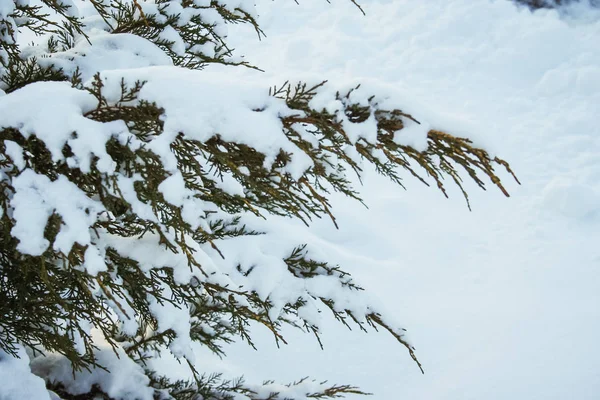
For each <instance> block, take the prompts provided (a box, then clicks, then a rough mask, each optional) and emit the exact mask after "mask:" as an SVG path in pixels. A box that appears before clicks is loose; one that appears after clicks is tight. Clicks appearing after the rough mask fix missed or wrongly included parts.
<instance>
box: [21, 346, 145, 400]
mask: <svg viewBox="0 0 600 400" xmlns="http://www.w3.org/2000/svg"><path fill="white" fill-rule="evenodd" d="M94 355H95V356H96V358H97V360H98V363H99V364H100V365H102V366H104V367H105V368H106V369H107V371H104V370H101V369H97V368H96V369H93V370H92V371H88V370H81V371H77V372H75V373H74V374H73V370H72V366H71V363H70V362H69V360H68V359H67V358H66V357H64V356H62V355H59V354H47V355H46V356H41V357H36V358H34V359H33V360H32V361H31V371H32V372H33V373H35V374H36V375H37V376H39V377H42V378H44V379H45V380H47V381H49V382H60V383H61V384H62V385H64V387H65V389H66V390H67V391H68V392H69V393H72V394H74V395H78V394H83V393H88V392H89V391H90V390H91V388H92V386H93V385H98V386H99V387H100V388H101V389H102V390H103V391H104V392H105V393H107V394H108V395H109V396H110V397H111V398H114V399H119V400H126V399H132V398H135V399H139V400H146V399H147V400H152V399H154V390H153V389H152V388H150V387H149V386H148V385H149V383H150V380H149V378H148V377H147V376H146V375H145V374H144V371H143V369H142V367H141V366H139V365H138V364H136V363H135V362H134V361H133V360H131V359H130V358H129V357H128V356H127V355H126V354H125V351H124V350H123V349H122V348H120V347H116V348H115V349H112V348H111V347H110V346H106V345H104V346H102V347H100V348H99V349H98V350H96V351H95V353H94ZM38 379H39V378H38ZM40 398H41V397H40Z"/></svg>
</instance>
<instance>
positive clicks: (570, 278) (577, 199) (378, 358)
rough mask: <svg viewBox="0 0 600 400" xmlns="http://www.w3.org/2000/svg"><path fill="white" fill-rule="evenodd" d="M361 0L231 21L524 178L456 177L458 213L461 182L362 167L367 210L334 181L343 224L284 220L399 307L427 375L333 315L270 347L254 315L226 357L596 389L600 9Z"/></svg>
mask: <svg viewBox="0 0 600 400" xmlns="http://www.w3.org/2000/svg"><path fill="white" fill-rule="evenodd" d="M361 4H362V6H363V8H364V10H365V12H366V16H363V15H362V14H361V13H360V12H359V11H358V10H357V9H356V8H355V7H353V5H352V4H350V3H349V2H347V1H342V0H332V2H331V4H327V3H326V2H325V1H321V0H302V1H301V2H300V4H299V5H296V4H294V2H292V1H275V2H274V1H270V0H261V1H258V2H257V7H258V13H259V14H260V20H259V21H260V23H261V24H262V28H263V29H264V31H265V33H266V34H267V38H266V39H263V40H262V41H260V42H259V41H257V40H256V39H255V38H253V37H252V36H251V35H249V34H248V30H247V29H230V38H231V39H232V40H233V43H234V47H236V49H237V51H238V54H246V55H248V57H247V58H248V60H249V61H251V62H252V63H254V64H256V65H258V66H260V67H261V68H262V69H264V70H265V71H266V72H265V73H264V74H261V79H264V78H265V76H264V75H267V79H268V80H270V81H272V82H273V83H279V82H283V81H285V80H286V79H299V78H302V77H303V76H309V77H314V76H316V77H322V78H324V79H329V80H330V81H332V82H336V83H338V82H344V81H347V80H351V81H377V82H381V83H383V84H385V85H389V86H390V87H394V88H396V89H398V90H399V91H400V92H401V93H402V95H403V97H405V98H406V99H407V100H410V101H411V102H412V104H414V109H415V110H420V111H421V114H422V113H424V112H425V110H430V111H431V112H433V113H436V115H437V117H438V118H445V119H446V120H447V121H448V126H449V127H457V130H461V128H462V129H464V131H465V132H467V134H468V135H469V136H471V137H473V138H475V140H476V143H482V144H483V145H484V146H485V148H487V149H488V150H490V151H491V152H493V153H496V154H498V155H500V156H501V157H503V158H505V159H506V160H508V161H509V162H510V163H511V165H512V166H513V168H514V170H515V171H516V173H517V175H518V177H519V179H520V181H521V182H522V185H521V186H518V185H517V184H516V183H514V182H513V181H512V180H511V179H510V177H508V176H506V178H505V179H504V180H505V183H506V185H507V188H508V190H509V192H510V193H511V198H510V199H506V198H505V197H504V196H502V194H501V193H500V192H499V191H498V190H497V189H496V188H490V189H489V190H488V192H483V191H480V190H478V189H477V188H476V187H475V186H474V185H469V186H467V187H468V188H469V189H470V190H469V194H470V199H471V205H472V208H473V210H472V212H469V211H468V209H467V207H466V205H465V202H464V199H463V198H462V196H461V194H460V192H459V191H458V189H455V190H451V192H450V193H451V198H450V199H449V200H446V199H445V198H444V197H443V196H442V194H441V193H439V192H438V191H436V190H434V189H432V188H426V187H424V186H423V185H421V184H420V183H419V182H417V181H415V180H412V179H411V178H410V177H407V179H406V181H405V185H406V186H407V189H408V190H407V191H404V190H402V189H401V188H397V187H394V186H393V185H391V184H389V182H387V181H385V180H384V179H383V178H379V177H377V176H375V174H370V175H369V176H368V177H367V179H366V180H365V184H364V187H363V189H362V192H363V195H364V198H365V200H366V204H367V205H368V207H369V209H368V210H367V209H364V208H363V207H362V206H360V205H359V204H356V203H353V202H352V201H350V200H346V199H343V198H341V197H337V198H335V201H334V206H333V209H334V210H335V213H336V216H337V218H338V223H339V225H340V230H339V231H338V230H336V229H335V228H334V227H333V226H332V224H331V222H330V221H326V220H323V221H320V222H319V223H317V224H315V225H314V226H313V227H312V228H310V229H305V228H303V227H302V226H301V225H300V224H298V225H297V226H296V225H294V227H295V229H294V231H300V232H299V233H297V235H298V237H299V238H300V240H302V238H307V237H308V238H309V239H308V240H309V243H311V244H314V245H315V246H319V247H320V248H321V249H322V250H323V251H324V252H325V254H326V255H327V257H328V258H329V259H331V260H332V261H336V262H338V263H339V264H340V265H341V266H343V268H345V269H346V270H347V271H349V272H351V273H352V274H353V276H354V277H355V278H356V280H357V281H358V282H360V283H362V284H363V285H364V286H365V287H366V289H367V290H369V291H370V292H371V293H372V294H373V295H374V296H376V297H377V299H378V301H379V302H380V303H381V304H383V305H384V306H385V308H386V309H387V311H388V313H390V314H393V315H394V316H395V317H396V318H397V319H398V320H399V321H401V322H402V323H403V324H404V326H405V327H406V328H407V329H408V335H409V337H410V338H411V341H412V343H413V344H414V345H415V346H416V348H417V355H418V357H419V359H420V361H421V362H422V363H423V365H424V368H425V375H421V373H420V371H419V369H418V368H417V366H416V365H415V364H414V363H413V362H412V360H411V359H410V357H409V356H408V354H406V351H405V349H404V348H402V347H401V346H399V345H397V343H395V341H394V339H393V338H392V337H391V336H389V335H387V334H385V333H383V332H381V333H378V334H370V335H366V334H364V333H362V332H358V331H353V332H349V331H347V330H345V329H344V328H343V327H341V326H339V325H338V324H336V323H335V322H331V324H330V325H331V326H330V327H329V329H325V330H324V331H325V334H324V337H323V341H324V345H325V350H324V351H321V350H320V349H319V347H318V345H317V343H316V342H315V341H314V340H313V339H312V338H311V337H310V335H307V334H302V333H298V332H294V331H290V332H289V333H288V336H287V339H288V342H289V343H290V344H289V345H288V346H283V347H282V348H280V349H277V348H276V346H275V344H274V341H273V339H272V337H271V336H270V335H269V334H268V333H267V332H263V331H262V330H260V331H258V330H257V332H262V333H261V334H259V337H258V341H257V344H258V345H259V351H258V352H256V351H253V350H252V349H251V348H249V347H248V346H246V345H243V344H239V345H234V346H231V348H230V349H229V350H228V357H227V359H226V360H224V361H223V362H222V363H221V368H222V369H223V370H224V371H228V372H230V373H232V374H234V375H235V374H239V373H245V374H246V377H247V378H248V379H249V380H251V379H252V380H261V379H266V378H269V379H276V380H278V381H290V380H294V379H297V378H299V377H302V376H306V375H310V376H314V377H318V378H324V379H329V380H330V381H332V382H351V383H354V384H357V385H359V386H360V387H361V388H363V389H364V390H367V391H371V392H373V393H374V396H373V397H372V398H374V399H396V398H406V399H413V400H419V399H423V400H430V399H445V400H451V399H456V400H459V399H460V400H465V399H488V400H493V399H508V398H514V399H529V400H535V399H540V400H542V399H543V400H550V399H599V398H600V345H599V344H598V340H597V339H598V337H600V290H599V289H600V245H599V244H600V243H599V241H600V127H599V126H600V125H599V123H598V118H599V117H600V12H599V10H597V9H595V10H594V9H592V8H590V7H589V5H586V4H585V3H582V4H578V5H574V6H571V7H567V8H562V9H560V10H559V11H557V10H538V11H536V12H533V13H532V12H530V11H529V10H528V9H526V8H524V7H518V6H516V5H515V4H514V3H512V2H510V1H504V0H496V1H489V0H476V1H474V0H427V1H414V0H393V1H392V0H388V1H386V0H379V1H373V0H370V1H363V2H361ZM238 70H239V69H238ZM236 73H244V74H248V79H250V80H251V79H254V78H253V77H254V76H255V75H256V73H254V72H251V73H250V72H248V71H236ZM417 115H419V113H418V112H417ZM448 129H449V130H450V131H451V132H452V130H451V128H448ZM288 231H291V230H290V229H288ZM304 240H306V239H304ZM209 360H210V361H209ZM207 365H209V366H212V365H214V360H212V359H207Z"/></svg>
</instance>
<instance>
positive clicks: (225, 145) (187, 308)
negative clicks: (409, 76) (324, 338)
mask: <svg viewBox="0 0 600 400" xmlns="http://www.w3.org/2000/svg"><path fill="white" fill-rule="evenodd" d="M227 23H247V24H250V25H251V26H253V27H254V30H255V31H256V32H258V34H259V35H260V34H261V31H260V28H259V27H258V25H257V22H256V15H255V10H254V8H253V6H252V2H251V1H247V0H236V1H232V0H218V1H214V0H212V1H209V0H183V1H182V0H156V1H141V0H138V1H133V2H130V1H125V0H116V1H112V2H109V1H104V0H90V1H89V2H81V3H79V2H77V3H71V2H69V1H67V0H59V1H55V0H52V1H50V0H42V1H38V2H33V1H32V2H31V3H30V2H28V1H27V0H15V1H12V0H0V46H1V47H0V65H1V67H0V90H1V91H0V135H1V139H2V142H1V144H0V174H1V179H0V185H1V190H0V205H1V209H0V260H1V261H0V314H1V315H2V317H1V318H0V350H1V351H2V353H1V355H0V370H7V369H8V368H13V365H18V368H20V369H21V370H22V369H23V366H24V365H26V363H27V360H26V359H27V358H29V359H30V366H31V370H32V371H33V373H35V374H36V375H37V376H39V377H42V378H44V380H45V381H46V385H47V387H49V388H50V389H52V390H53V392H52V393H51V394H52V396H54V397H55V396H56V394H55V393H58V394H59V395H60V396H61V397H63V398H82V397H77V396H88V397H89V398H94V396H97V397H98V398H114V399H133V398H137V399H171V398H175V399H284V398H285V399H305V398H332V397H338V396H340V395H343V394H345V393H357V394H359V393H362V392H361V391H360V390H359V389H357V388H355V387H353V386H349V385H328V384H325V383H318V382H317V381H311V380H306V379H304V380H300V381H298V382H295V383H293V384H289V385H278V384H275V383H272V382H266V383H264V384H262V385H254V384H247V383H244V382H243V381H242V380H234V381H230V380H226V379H221V378H220V376H218V375H214V374H211V371H198V370H197V369H196V368H195V354H194V351H193V344H194V343H197V344H201V345H204V346H206V347H207V348H209V349H210V350H212V351H213V352H215V353H217V354H224V353H223V345H224V344H226V343H229V342H231V341H233V340H236V339H238V340H244V341H246V342H248V343H249V344H250V345H253V342H252V337H251V335H250V331H249V328H250V326H251V325H253V324H258V325H263V326H265V327H266V328H267V329H268V330H269V331H270V332H272V334H273V335H274V338H275V340H276V341H277V342H285V339H284V337H283V336H282V334H281V330H282V327H283V326H285V325H290V326H294V327H298V328H299V329H304V330H306V331H308V332H312V333H314V335H315V336H316V337H317V339H319V334H320V326H321V323H320V321H321V318H322V315H324V314H327V313H330V315H332V316H333V317H334V318H336V319H337V320H339V321H340V322H342V323H343V324H345V325H347V326H350V324H356V325H357V326H358V327H359V328H360V329H364V330H367V329H368V328H369V327H372V328H383V329H384V330H387V331H389V333H390V334H392V335H393V336H394V337H395V338H396V339H397V340H398V341H399V342H400V343H401V344H403V345H404V346H406V348H407V349H408V352H409V353H410V355H411V356H412V358H413V359H414V360H415V361H417V358H416V356H415V354H414V351H413V350H414V349H413V348H412V347H411V345H410V344H409V343H408V342H407V341H406V340H405V339H404V336H403V330H402V329H401V328H399V327H397V326H395V325H393V324H392V323H390V322H389V321H388V320H387V319H386V317H385V315H381V314H380V313H379V312H378V310H377V309H376V308H374V307H373V306H371V305H370V303H369V301H368V298H367V297H366V296H365V295H364V294H363V292H362V290H361V288H360V286H358V284H357V283H355V282H354V281H353V280H352V279H351V277H350V276H349V275H348V274H347V273H345V272H344V271H343V270H341V269H340V268H339V267H338V266H334V265H330V264H328V263H327V261H326V260H322V259H313V258H311V256H310V249H309V248H308V247H307V246H306V245H304V244H302V243H296V244H294V245H282V242H281V241H277V239H276V237H274V235H266V234H265V232H262V231H260V230H257V229H256V228H255V227H253V223H254V221H255V220H256V218H265V219H269V218H273V216H285V217H291V218H297V219H300V220H302V221H304V222H305V223H306V224H309V223H310V221H311V220H312V219H313V218H320V217H323V216H324V217H326V218H330V219H331V220H332V222H333V223H334V224H335V223H336V222H335V217H334V215H333V211H332V210H331V205H330V202H329V200H328V194H329V193H330V192H331V191H337V192H341V193H343V194H345V195H347V196H350V197H352V198H356V199H357V200H360V199H359V196H358V193H357V191H356V190H355V189H354V188H353V186H352V184H351V180H350V179H349V176H348V175H347V174H348V173H352V174H356V175H358V176H360V175H361V172H362V171H363V169H364V168H367V167H374V168H376V169H377V171H378V172H380V173H381V174H383V175H385V176H387V177H389V178H390V180H391V181H393V182H395V183H398V184H401V176H400V173H402V172H407V173H409V174H411V175H413V176H415V177H416V178H418V179H420V180H422V181H423V182H424V183H426V179H428V180H430V181H433V182H434V183H435V184H436V185H437V187H438V188H439V189H441V190H442V191H444V184H443V178H444V177H445V176H449V177H450V178H451V179H452V180H453V181H454V182H455V183H456V184H458V185H459V186H460V187H461V189H462V185H461V176H460V175H459V171H463V172H465V173H466V176H468V177H469V178H471V179H472V180H474V181H475V182H476V183H477V184H478V185H479V186H481V187H483V186H484V182H483V181H482V180H481V178H480V177H479V175H478V173H479V174H480V175H487V176H488V177H489V178H491V181H492V183H493V184H494V185H496V186H497V187H499V188H500V189H501V190H502V191H503V192H504V193H505V194H506V191H505V190H504V188H503V187H502V185H501V183H500V179H499V178H498V176H497V175H496V173H495V171H494V169H493V166H494V165H498V164H499V165H502V166H503V167H505V168H506V169H508V171H509V172H510V168H509V167H508V164H507V163H506V162H505V161H503V160H501V159H499V158H491V157H490V156H489V155H488V153H486V152H485V151H484V150H482V149H479V148H476V147H473V146H472V145H471V142H470V141H469V140H467V139H462V138H458V137H454V136H452V135H449V134H447V133H444V132H442V131H439V130H435V129H431V128H430V126H429V125H428V124H421V123H420V122H419V121H417V120H416V119H415V118H413V117H412V116H411V115H409V114H407V113H405V112H403V111H402V110H400V109H399V107H398V105H397V104H396V103H394V100H393V99H390V98H388V97H385V96H380V97H376V96H373V94H372V92H371V91H370V90H368V88H365V87H345V88H344V87H342V88H335V87H334V86H332V85H329V84H327V83H325V82H321V83H318V82H316V83H314V84H305V83H298V84H289V83H285V84H283V85H281V86H275V87H272V88H271V89H270V90H269V89H267V88H265V87H263V86H261V85H260V84H257V83H250V82H247V81H244V80H241V79H235V78H232V77H231V76H227V75H225V74H221V75H219V74H218V73H217V74H215V73H214V72H212V73H208V72H207V71H202V69H203V68H204V67H205V66H206V65H207V64H211V63H212V64H214V63H220V64H227V65H238V66H245V67H252V66H250V65H248V64H247V63H246V62H245V61H244V60H243V59H241V58H236V57H235V56H234V55H233V52H232V50H231V49H230V48H229V47H228V46H227V43H226V41H225V39H226V32H227V31H226V24H227ZM32 33H33V34H36V35H38V36H36V37H34V36H33V35H32ZM20 36H22V38H20ZM31 38H33V39H34V40H33V42H31V40H30V39H31ZM26 43H30V44H26ZM217 71H222V70H217ZM420 174H423V177H422V176H421V175H420ZM463 193H464V194H465V197H466V193H465V192H464V190H463ZM281 234H283V232H279V233H278V235H281ZM167 352H168V353H171V354H172V355H174V356H175V357H177V358H179V359H180V360H181V361H182V362H183V363H187V364H188V365H189V368H190V373H191V376H192V378H191V379H190V380H189V381H185V380H181V381H171V380H169V379H168V378H167V377H165V376H161V375H160V374H159V373H158V372H157V371H156V370H154V369H153V367H152V363H150V362H149V361H150V360H154V359H158V358H160V357H161V354H165V353H167ZM15 357H16V358H19V361H18V362H17V361H16V359H15ZM417 364H419V363H418V361H417ZM419 367H420V364H419ZM21 375H22V374H21ZM23 379H24V380H23V385H21V388H22V389H23V390H28V391H30V392H27V394H21V395H20V396H30V397H31V398H50V392H46V390H45V389H42V390H41V391H40V390H39V389H40V387H41V386H40V382H39V378H36V377H35V376H29V377H27V378H23ZM26 379H29V380H31V381H32V382H35V384H33V385H26ZM13 383H14V382H13ZM1 386H4V385H1ZM18 386H19V385H16V387H18ZM11 387H12V386H11ZM0 390H4V387H0ZM11 390H12V389H11ZM15 390H16V389H15ZM31 391H34V392H35V393H33V394H32V392H31ZM11 393H12V394H10V393H9V394H8V395H9V396H10V395H12V396H19V395H16V394H14V393H16V392H11Z"/></svg>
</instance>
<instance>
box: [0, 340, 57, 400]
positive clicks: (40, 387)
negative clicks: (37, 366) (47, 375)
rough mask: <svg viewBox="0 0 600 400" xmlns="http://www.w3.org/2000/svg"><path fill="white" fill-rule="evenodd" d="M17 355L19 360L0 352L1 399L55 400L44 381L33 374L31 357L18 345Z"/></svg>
mask: <svg viewBox="0 0 600 400" xmlns="http://www.w3.org/2000/svg"><path fill="white" fill-rule="evenodd" d="M17 355H18V357H19V358H16V357H13V356H11V355H10V354H7V353H5V352H3V351H0V382H2V387H1V388H0V399H1V400H13V399H36V400H37V399H39V400H54V397H51V396H50V394H49V393H48V391H47V390H46V384H45V382H44V380H43V379H42V378H40V377H39V376H36V375H34V374H32V373H31V370H30V369H29V357H28V356H27V353H26V351H25V349H24V348H23V347H22V346H20V345H17Z"/></svg>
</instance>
